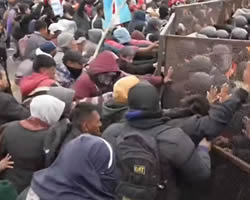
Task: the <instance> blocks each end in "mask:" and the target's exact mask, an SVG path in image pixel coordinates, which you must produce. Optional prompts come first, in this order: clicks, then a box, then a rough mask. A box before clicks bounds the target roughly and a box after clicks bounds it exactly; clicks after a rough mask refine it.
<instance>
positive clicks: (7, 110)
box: [0, 92, 30, 125]
mask: <svg viewBox="0 0 250 200" xmlns="http://www.w3.org/2000/svg"><path fill="white" fill-rule="evenodd" d="M0 110H1V112H0V125H2V124H5V123H7V122H11V121H15V120H22V119H26V118H28V117H29V116H30V113H29V110H28V109H26V108H25V107H24V106H22V105H21V104H19V103H18V102H17V101H16V99H15V98H14V97H13V96H12V95H10V94H7V93H4V92H0Z"/></svg>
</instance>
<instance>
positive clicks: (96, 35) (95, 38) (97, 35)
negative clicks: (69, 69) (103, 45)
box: [88, 29, 103, 44]
mask: <svg viewBox="0 0 250 200" xmlns="http://www.w3.org/2000/svg"><path fill="white" fill-rule="evenodd" d="M102 34H103V32H102V30H100V29H90V30H89V31H88V36H89V40H90V41H91V42H93V43H95V44H98V42H99V41H100V40H101V38H102Z"/></svg>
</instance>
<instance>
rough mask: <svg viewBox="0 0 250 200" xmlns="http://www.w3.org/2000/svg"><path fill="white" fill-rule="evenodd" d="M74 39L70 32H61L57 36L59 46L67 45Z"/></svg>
mask: <svg viewBox="0 0 250 200" xmlns="http://www.w3.org/2000/svg"><path fill="white" fill-rule="evenodd" d="M74 40H75V38H74V35H73V34H71V33H67V32H66V33H61V34H60V35H59V36H58V38H57V43H58V46H59V47H60V48H63V47H68V46H69V44H70V43H71V42H73V41H74Z"/></svg>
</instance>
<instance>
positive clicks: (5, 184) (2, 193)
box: [0, 180, 17, 200]
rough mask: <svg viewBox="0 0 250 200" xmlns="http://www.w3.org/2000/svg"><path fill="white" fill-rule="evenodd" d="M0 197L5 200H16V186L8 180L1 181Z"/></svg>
mask: <svg viewBox="0 0 250 200" xmlns="http://www.w3.org/2000/svg"><path fill="white" fill-rule="evenodd" d="M0 197H1V199H4V200H16V198H17V192H16V190H15V188H14V186H13V185H12V184H11V183H10V182H9V181H7V180H1V181H0Z"/></svg>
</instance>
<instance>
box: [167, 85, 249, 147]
mask: <svg viewBox="0 0 250 200" xmlns="http://www.w3.org/2000/svg"><path fill="white" fill-rule="evenodd" d="M247 96H248V94H247V92H246V91H245V90H242V89H240V90H238V92H236V93H235V94H234V95H233V96H232V97H231V98H230V99H229V100H227V101H226V102H224V103H222V104H218V105H214V106H212V107H211V109H210V111H209V115H207V116H201V115H193V114H192V113H190V112H189V113H188V112H186V113H184V115H182V116H181V115H179V116H178V113H176V115H175V118H176V119H173V116H172V114H171V115H169V114H168V113H166V114H165V115H166V116H169V117H170V118H172V120H170V121H168V122H167V124H168V125H170V126H173V127H178V128H181V129H182V130H183V131H184V132H185V133H186V134H187V135H189V136H190V137H191V139H192V140H193V142H194V143H195V144H196V145H198V144H199V143H200V141H201V140H202V139H203V138H204V137H206V138H207V139H209V140H211V139H214V138H215V137H217V136H219V134H221V133H222V131H223V130H224V129H225V128H226V127H227V125H228V123H229V122H230V121H231V119H232V117H233V115H234V114H235V112H236V111H237V110H238V109H239V108H240V107H241V105H242V104H243V103H244V102H245V100H246V99H247ZM180 111H181V110H179V111H177V110H176V112H180ZM181 113H182V114H183V110H182V111H181V112H180V114H181ZM190 114H191V115H190ZM239 131H241V130H239Z"/></svg>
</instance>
